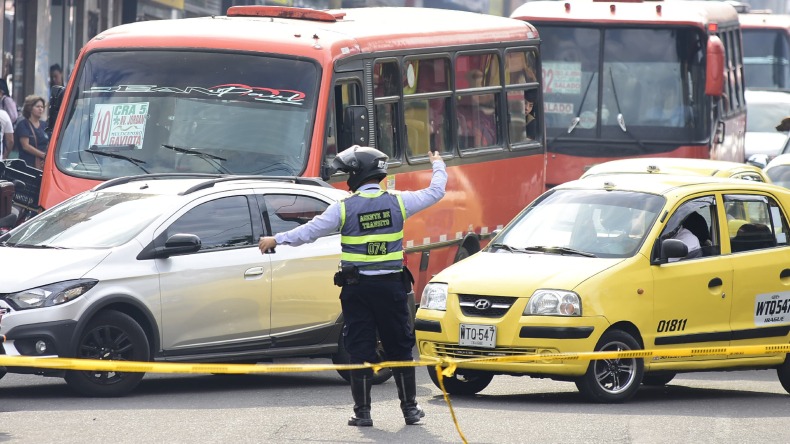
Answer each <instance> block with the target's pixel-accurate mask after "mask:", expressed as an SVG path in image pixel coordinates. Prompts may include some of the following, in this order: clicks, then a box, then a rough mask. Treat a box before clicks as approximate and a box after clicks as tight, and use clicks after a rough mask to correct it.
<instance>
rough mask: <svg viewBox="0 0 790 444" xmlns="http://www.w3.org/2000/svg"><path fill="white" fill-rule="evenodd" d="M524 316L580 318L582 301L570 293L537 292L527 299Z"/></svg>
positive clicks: (557, 291) (558, 291)
mask: <svg viewBox="0 0 790 444" xmlns="http://www.w3.org/2000/svg"><path fill="white" fill-rule="evenodd" d="M524 314H525V315H548V316H581V315H582V301H581V299H580V298H579V295H578V294H576V293H574V292H572V291H563V290H537V291H535V293H533V294H532V297H530V298H529V303H528V304H527V308H525V309H524Z"/></svg>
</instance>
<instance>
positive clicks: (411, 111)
mask: <svg viewBox="0 0 790 444" xmlns="http://www.w3.org/2000/svg"><path fill="white" fill-rule="evenodd" d="M404 66H405V70H404V71H405V76H404V86H403V108H404V111H403V114H404V123H405V124H406V139H407V142H408V143H407V145H406V147H407V154H408V156H409V158H412V157H416V156H427V155H428V152H429V151H439V152H441V153H450V152H452V144H451V140H450V126H449V125H448V123H447V115H448V113H449V110H450V108H449V106H448V102H449V100H450V97H451V94H452V92H451V90H450V60H449V59H447V58H443V57H442V58H421V59H410V60H406V61H404Z"/></svg>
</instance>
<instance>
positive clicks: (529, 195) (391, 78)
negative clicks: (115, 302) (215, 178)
mask: <svg viewBox="0 0 790 444" xmlns="http://www.w3.org/2000/svg"><path fill="white" fill-rule="evenodd" d="M538 43H539V38H538V35H537V32H536V31H535V28H534V27H532V26H531V25H529V24H527V23H525V22H523V21H520V20H514V19H510V18H506V17H495V16H489V15H482V14H475V13H469V12H460V11H448V10H438V9H427V8H360V9H347V10H330V11H317V10H307V9H298V8H289V7H274V6H239V7H232V8H230V9H229V10H228V13H227V16H222V17H205V18H195V19H183V20H168V21H151V22H139V23H134V24H128V25H123V26H119V27H116V28H112V29H109V30H107V31H105V32H103V33H101V34H100V35H98V36H96V37H95V38H94V39H92V40H91V41H90V42H89V43H88V44H87V45H86V46H85V47H84V48H83V49H82V51H81V53H80V55H79V58H78V60H77V64H76V66H75V69H74V73H73V75H72V76H71V79H70V81H69V83H68V85H67V86H66V89H65V92H64V95H63V97H62V104H61V105H60V111H59V112H58V113H57V114H58V118H57V120H56V123H55V125H54V130H53V133H52V139H51V143H50V153H49V155H48V156H47V160H46V164H45V169H44V173H43V181H42V190H41V194H40V198H39V204H40V206H41V207H43V208H49V207H51V206H52V205H55V204H56V203H58V202H61V201H62V200H64V199H66V198H67V197H69V196H72V195H74V194H76V193H79V192H81V191H84V190H87V189H89V188H91V187H93V186H94V185H96V184H97V183H99V182H100V181H104V180H108V179H113V178H116V177H119V176H126V175H136V174H144V173H159V174H170V173H213V174H240V175H274V176H310V177H322V176H323V177H324V178H325V179H328V180H329V181H330V183H333V184H334V185H336V186H338V187H341V188H344V187H345V180H346V176H344V175H343V174H337V175H335V176H332V177H327V176H326V171H327V166H328V165H329V164H331V161H332V159H333V158H334V156H335V155H336V154H337V153H338V152H339V151H342V150H343V149H346V148H348V147H349V146H352V145H355V144H358V145H369V146H373V147H375V148H377V149H379V150H381V151H383V152H385V153H387V154H388V155H389V157H390V160H389V171H390V176H389V177H388V178H387V180H386V184H387V186H388V187H390V188H397V189H399V190H407V189H419V188H422V187H425V186H427V185H428V183H429V181H430V177H431V168H430V163H429V160H428V152H429V150H431V151H433V150H436V151H440V152H441V154H442V155H443V157H444V158H445V160H446V162H447V165H448V174H449V183H448V186H447V190H448V192H447V196H446V197H445V199H443V200H442V201H441V202H440V203H439V204H437V205H435V206H433V207H431V208H430V209H428V210H426V211H424V212H421V213H419V214H418V215H417V216H415V217H413V218H410V219H409V221H408V223H407V225H406V229H405V234H406V238H405V247H406V258H407V261H408V266H409V268H410V270H411V271H412V274H413V275H414V276H415V277H416V280H417V282H416V283H417V285H416V288H415V290H416V293H417V295H419V294H420V292H421V289H422V287H423V285H424V284H425V283H427V281H428V280H429V279H430V278H431V276H432V275H433V274H435V273H437V272H438V271H440V270H441V269H443V268H444V267H446V266H448V265H449V264H451V263H453V262H454V261H457V260H459V259H460V258H463V257H465V256H467V255H469V254H472V253H475V252H476V251H477V250H479V249H480V248H481V245H484V244H485V242H486V241H487V239H488V238H489V237H490V236H491V234H492V232H493V231H494V230H496V229H497V228H499V227H501V226H503V225H504V224H505V223H507V222H508V221H509V220H510V219H511V218H512V217H513V216H514V215H515V214H517V212H518V211H520V210H521V209H522V208H523V207H524V206H525V205H526V204H527V203H529V202H530V201H532V200H533V199H534V198H535V197H537V196H538V195H539V194H540V193H541V192H542V191H543V188H544V170H545V162H544V159H545V144H544V138H543V130H542V128H543V127H542V121H541V116H534V115H533V114H531V113H529V108H527V107H526V106H525V100H526V99H530V100H532V101H535V100H540V94H539V91H540V75H541V70H540V59H539V46H538ZM535 107H536V108H537V109H541V106H540V103H539V102H538V103H537V104H536V106H535ZM53 112H54V110H53ZM130 217H131V216H130Z"/></svg>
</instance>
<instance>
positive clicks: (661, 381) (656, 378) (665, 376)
mask: <svg viewBox="0 0 790 444" xmlns="http://www.w3.org/2000/svg"><path fill="white" fill-rule="evenodd" d="M675 375H676V374H675V373H656V374H653V373H645V375H644V376H642V385H648V386H651V387H663V386H665V385H667V384H669V381H671V380H673V379H675Z"/></svg>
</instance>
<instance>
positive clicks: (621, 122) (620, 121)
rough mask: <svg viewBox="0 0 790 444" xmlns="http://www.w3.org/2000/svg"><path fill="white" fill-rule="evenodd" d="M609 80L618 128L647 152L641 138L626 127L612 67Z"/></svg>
mask: <svg viewBox="0 0 790 444" xmlns="http://www.w3.org/2000/svg"><path fill="white" fill-rule="evenodd" d="M609 79H610V80H611V81H612V95H613V96H614V104H615V105H617V126H619V127H620V129H621V130H623V132H624V133H626V134H628V135H629V136H631V138H632V139H634V142H636V144H637V145H639V148H641V149H642V151H643V152H644V151H647V148H646V147H645V145H644V144H643V143H642V141H641V140H639V138H637V137H636V136H635V135H633V134H632V133H631V132H630V131H628V130H627V129H626V127H625V118H624V117H623V113H622V111H620V101H619V100H618V99H617V88H616V87H615V86H614V85H615V84H614V72H612V67H611V66H610V67H609Z"/></svg>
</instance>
